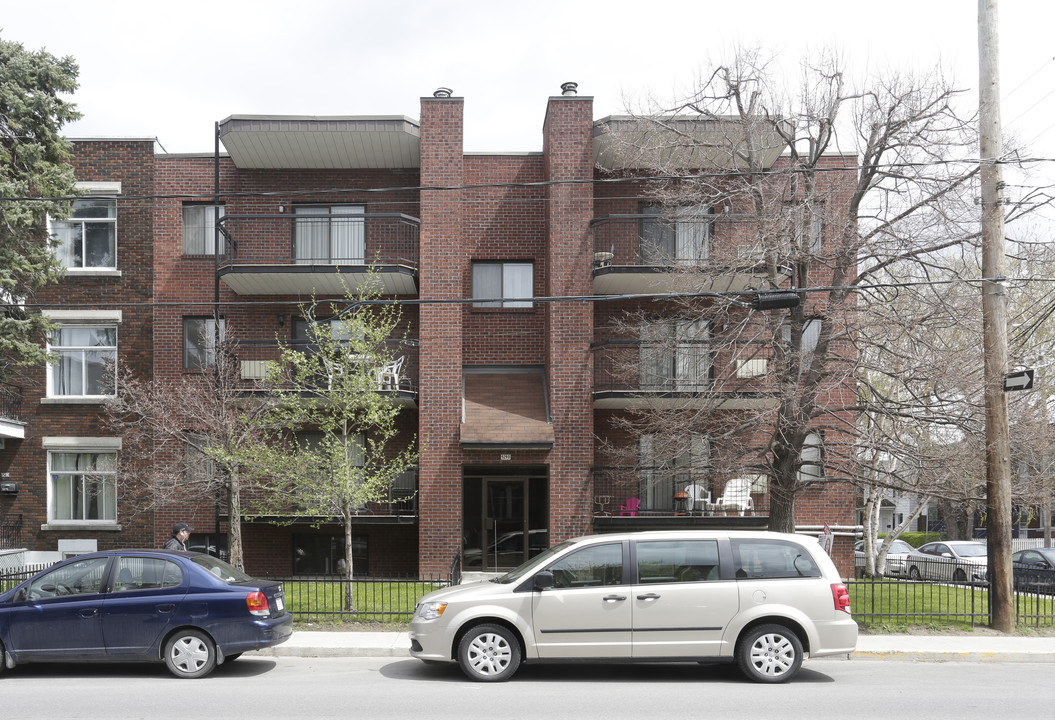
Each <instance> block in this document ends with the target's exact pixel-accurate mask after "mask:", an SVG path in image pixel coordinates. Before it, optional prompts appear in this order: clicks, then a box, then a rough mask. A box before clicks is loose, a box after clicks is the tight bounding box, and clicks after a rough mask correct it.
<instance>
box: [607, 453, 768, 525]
mask: <svg viewBox="0 0 1055 720" xmlns="http://www.w3.org/2000/svg"><path fill="white" fill-rule="evenodd" d="M693 486H694V487H693ZM745 488H747V486H746V485H745ZM727 492H728V493H729V494H728V495H727V494H726V493H727ZM593 493H594V495H593V499H594V513H593V514H594V517H686V518H688V517H697V518H706V517H734V516H735V517H753V518H758V517H765V516H767V515H768V514H769V498H768V495H767V493H765V492H763V491H761V489H760V488H758V487H754V486H751V487H750V488H749V493H748V496H749V497H750V504H748V502H747V500H746V498H740V500H741V502H739V504H734V503H733V499H734V498H733V495H732V491H731V490H730V488H728V487H727V483H724V482H721V481H718V480H715V479H714V477H713V473H712V471H711V469H710V468H709V467H706V466H699V467H686V466H681V467H667V466H648V465H637V466H609V467H595V468H594V469H593ZM722 499H724V500H725V501H726V502H725V503H723V504H721V505H719V504H718V503H719V501H720V500H722Z"/></svg>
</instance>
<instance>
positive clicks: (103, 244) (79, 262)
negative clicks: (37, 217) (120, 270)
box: [51, 198, 117, 270]
mask: <svg viewBox="0 0 1055 720" xmlns="http://www.w3.org/2000/svg"><path fill="white" fill-rule="evenodd" d="M51 231H52V233H54V234H55V236H56V237H58V240H59V249H58V253H59V261H60V262H61V263H62V264H63V265H64V266H65V267H67V268H69V269H71V270H78V269H85V268H104V269H116V268H117V199H116V198H84V199H82V200H74V201H73V212H72V214H71V215H70V219H69V220H63V221H54V222H52V224H51Z"/></svg>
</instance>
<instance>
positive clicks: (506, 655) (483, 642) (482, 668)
mask: <svg viewBox="0 0 1055 720" xmlns="http://www.w3.org/2000/svg"><path fill="white" fill-rule="evenodd" d="M511 655H512V652H511V650H510V648H509V643H507V642H506V640H505V638H503V637H502V636H500V635H496V634H494V633H485V634H483V635H478V636H477V637H475V638H474V639H473V641H472V643H470V644H469V664H470V665H471V666H472V668H473V670H475V671H476V672H478V673H480V674H481V675H493V674H495V673H499V672H501V671H502V670H503V669H505V667H506V666H507V665H509V660H510V657H511Z"/></svg>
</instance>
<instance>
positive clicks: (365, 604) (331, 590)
mask: <svg viewBox="0 0 1055 720" xmlns="http://www.w3.org/2000/svg"><path fill="white" fill-rule="evenodd" d="M273 579H276V580H281V581H282V584H283V586H284V588H285V591H286V609H287V610H288V611H289V612H290V614H292V615H293V619H294V620H295V621H296V622H302V623H312V624H320V625H334V624H342V623H357V622H360V623H361V622H379V623H408V622H410V618H411V616H412V615H413V614H414V605H415V604H416V603H417V601H418V598H420V597H421V596H422V595H424V594H425V593H429V592H432V591H433V590H438V589H439V588H443V587H447V586H449V585H450V584H451V577H450V576H443V575H437V576H434V577H423V578H355V579H354V580H352V581H349V580H347V579H345V578H341V577H335V576H333V575H321V576H294V577H288V578H273Z"/></svg>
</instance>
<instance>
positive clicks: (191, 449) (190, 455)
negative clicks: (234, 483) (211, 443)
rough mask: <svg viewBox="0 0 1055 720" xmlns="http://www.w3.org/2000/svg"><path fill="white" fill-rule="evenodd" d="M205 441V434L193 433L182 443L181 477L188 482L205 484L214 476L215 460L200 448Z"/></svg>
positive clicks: (204, 444) (206, 440)
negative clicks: (190, 437)
mask: <svg viewBox="0 0 1055 720" xmlns="http://www.w3.org/2000/svg"><path fill="white" fill-rule="evenodd" d="M207 442H208V438H207V437H206V436H204V435H195V436H193V438H192V439H190V440H185V441H184V443H183V478H184V481H185V482H187V483H188V484H193V485H201V484H207V483H209V482H212V480H213V479H214V478H215V477H216V461H215V460H213V458H212V457H211V456H210V455H208V454H207V453H206V452H204V451H203V450H202V449H201V448H204V447H205V446H206V443H207Z"/></svg>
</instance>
